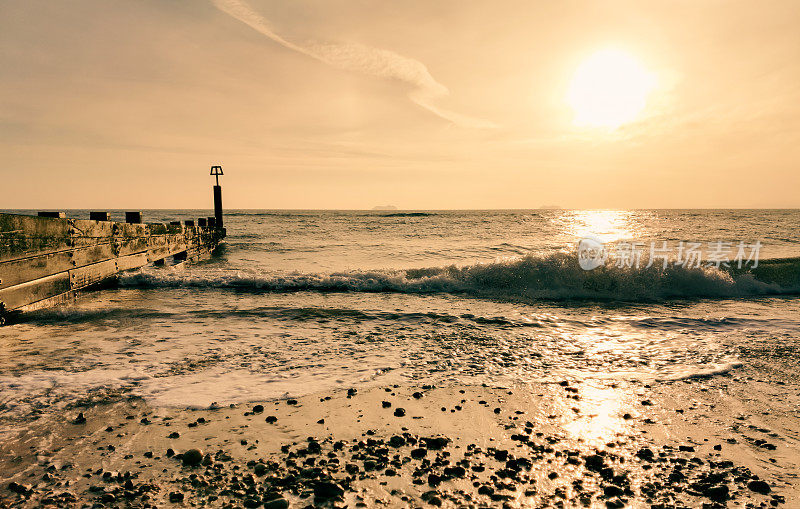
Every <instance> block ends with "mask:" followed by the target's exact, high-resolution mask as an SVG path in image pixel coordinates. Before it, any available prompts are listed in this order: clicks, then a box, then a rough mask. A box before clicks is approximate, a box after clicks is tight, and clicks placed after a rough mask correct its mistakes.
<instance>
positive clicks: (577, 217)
mask: <svg viewBox="0 0 800 509" xmlns="http://www.w3.org/2000/svg"><path fill="white" fill-rule="evenodd" d="M634 217H635V216H634V213H633V212H631V211H625V210H574V211H570V212H569V213H567V214H564V215H562V216H559V217H558V218H554V220H555V221H556V222H557V223H559V224H558V225H557V226H559V227H560V228H561V231H563V232H565V233H566V234H567V235H571V236H573V237H575V239H576V240H577V239H579V238H582V237H586V236H594V237H597V238H599V239H600V240H602V241H603V242H616V241H619V240H622V239H631V238H634V237H635V236H636V235H637V233H639V229H640V225H638V224H637V222H636V221H635V219H634Z"/></svg>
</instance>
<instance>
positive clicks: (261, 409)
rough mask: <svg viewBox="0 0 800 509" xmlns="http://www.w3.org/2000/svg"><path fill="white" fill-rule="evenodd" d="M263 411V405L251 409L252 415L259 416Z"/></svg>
mask: <svg viewBox="0 0 800 509" xmlns="http://www.w3.org/2000/svg"><path fill="white" fill-rule="evenodd" d="M263 411H264V405H256V406H254V407H253V413H254V414H260V413H261V412H263Z"/></svg>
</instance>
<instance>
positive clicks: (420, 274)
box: [0, 210, 800, 422]
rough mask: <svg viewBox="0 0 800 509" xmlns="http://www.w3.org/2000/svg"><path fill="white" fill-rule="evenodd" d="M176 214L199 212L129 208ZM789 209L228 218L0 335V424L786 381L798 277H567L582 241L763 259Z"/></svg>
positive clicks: (796, 250)
mask: <svg viewBox="0 0 800 509" xmlns="http://www.w3.org/2000/svg"><path fill="white" fill-rule="evenodd" d="M70 215H71V216H74V217H85V216H87V215H88V214H86V213H85V212H83V211H75V212H73V213H72V214H70ZM194 215H207V213H205V212H202V211H151V212H148V213H145V217H146V219H149V220H153V221H167V220H171V219H176V218H191V217H193V216H194ZM799 221H800V213H798V212H797V211H612V212H609V211H600V212H591V211H551V210H547V211H488V212H487V211H466V212H457V211H453V212H425V213H411V214H409V213H404V212H311V211H300V212H297V211H267V212H255V211H243V212H233V213H231V214H229V215H228V216H227V217H226V227H227V228H228V233H229V237H228V239H227V243H226V244H225V245H224V247H223V248H222V249H220V251H219V253H218V254H217V256H215V257H214V258H213V259H211V260H209V261H207V262H203V263H200V264H197V265H194V266H186V267H177V268H160V269H157V268H146V269H144V270H142V271H139V272H135V273H131V274H126V275H125V276H123V277H122V278H121V279H120V282H119V285H118V286H117V287H116V288H112V289H108V290H103V291H98V292H92V293H89V294H88V295H86V296H84V297H83V298H81V299H80V300H78V301H77V303H76V304H75V305H72V306H68V307H63V308H59V309H55V310H48V311H41V312H37V313H33V314H31V315H29V316H27V317H26V318H25V319H24V320H23V321H22V322H20V323H17V324H15V325H12V326H9V327H5V328H3V329H0V341H2V344H3V345H4V348H3V349H2V350H1V351H0V390H1V391H2V392H1V394H2V396H0V418H2V419H5V420H6V421H7V422H8V421H18V419H23V420H25V419H27V418H29V417H30V416H31V415H36V414H37V413H47V412H52V411H54V410H58V409H59V408H63V407H65V406H69V405H74V404H76V403H78V402H84V401H106V400H109V399H115V398H119V397H123V396H125V395H131V394H132V395H137V396H142V397H144V398H146V399H147V400H148V401H149V402H151V403H152V404H155V405H167V406H206V405H209V404H210V403H212V402H218V403H220V404H224V403H230V402H237V401H247V400H263V399H267V398H274V397H282V396H285V395H292V396H297V395H301V394H308V393H313V392H317V391H321V390H325V389H330V388H336V387H350V386H356V387H357V386H364V385H370V384H378V383H380V384H385V383H394V382H398V381H402V380H414V381H417V382H419V383H442V382H446V381H453V380H459V381H469V382H477V383H503V382H504V381H508V380H522V381H524V380H531V381H535V380H551V379H557V378H563V377H565V376H567V377H577V378H620V379H631V378H637V379H646V380H649V381H652V382H654V383H655V382H657V381H658V380H668V379H675V378H681V377H693V376H714V374H717V373H724V372H727V371H729V370H731V369H735V368H736V367H737V366H740V365H746V364H748V363H750V362H755V361H756V360H757V361H758V362H759V363H761V364H762V365H763V364H764V363H767V364H770V363H771V364H772V365H774V367H775V372H777V373H780V374H781V375H780V376H785V377H792V376H794V375H793V371H792V370H791V369H788V368H785V366H784V364H785V363H786V362H787V359H786V354H785V352H786V350H785V348H787V347H788V348H790V349H795V348H796V347H797V345H798V338H800V318H798V317H800V299H798V298H797V295H798V291H797V290H798V288H796V287H792V286H791V285H790V286H788V287H787V286H781V285H774V284H773V285H765V284H762V283H758V282H755V281H753V280H751V279H748V278H733V277H731V276H730V275H729V274H727V273H724V272H720V271H717V270H715V269H713V268H710V269H705V268H704V269H694V270H688V269H679V268H676V269H671V270H667V271H663V270H657V269H658V268H657V267H651V268H650V269H641V270H636V269H633V268H630V269H627V268H615V267H609V268H607V269H598V270H597V271H593V272H586V271H583V270H582V269H580V268H579V267H578V265H577V257H576V255H575V253H574V246H575V243H576V242H577V240H578V239H579V238H580V237H581V236H583V235H587V234H591V235H595V236H597V237H599V238H600V239H602V240H604V241H608V242H620V241H625V240H635V241H641V242H644V243H646V244H648V243H649V242H650V241H657V242H658V243H659V244H660V243H661V242H662V241H667V242H668V243H670V244H675V243H677V242H678V241H698V242H703V243H708V242H713V241H719V240H721V241H730V242H733V243H736V242H739V241H745V242H748V243H751V242H755V241H756V240H759V241H760V242H762V243H763V248H762V251H761V253H760V254H761V257H762V259H763V258H765V257H797V256H800V240H799V239H800V236H798V235H797V233H798V230H797V226H796V225H797V224H798V222H799ZM754 344H758V345H759V348H758V349H757V353H755V352H756V350H754V349H753V348H752V347H753V345H754Z"/></svg>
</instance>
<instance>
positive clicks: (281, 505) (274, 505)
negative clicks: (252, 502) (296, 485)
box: [264, 498, 289, 509]
mask: <svg viewBox="0 0 800 509" xmlns="http://www.w3.org/2000/svg"><path fill="white" fill-rule="evenodd" d="M288 508H289V501H288V500H286V499H285V498H274V499H272V500H268V501H266V502H264V509H288Z"/></svg>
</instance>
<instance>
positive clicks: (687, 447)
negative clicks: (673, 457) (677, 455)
mask: <svg viewBox="0 0 800 509" xmlns="http://www.w3.org/2000/svg"><path fill="white" fill-rule="evenodd" d="M678 450H679V451H681V452H694V447H692V446H691V445H679V446H678Z"/></svg>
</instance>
